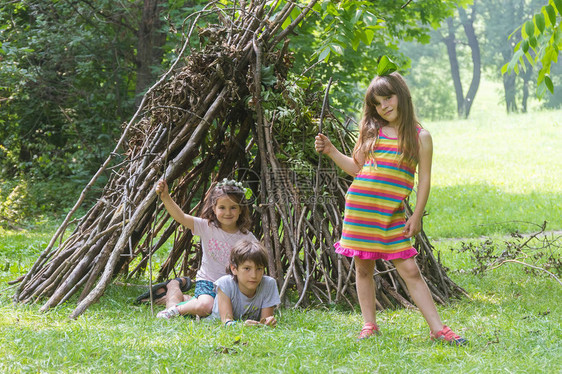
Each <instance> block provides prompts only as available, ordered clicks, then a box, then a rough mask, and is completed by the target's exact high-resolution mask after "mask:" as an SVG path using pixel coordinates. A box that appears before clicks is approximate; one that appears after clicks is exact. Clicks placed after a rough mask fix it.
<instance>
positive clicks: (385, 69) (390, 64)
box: [377, 55, 398, 76]
mask: <svg viewBox="0 0 562 374" xmlns="http://www.w3.org/2000/svg"><path fill="white" fill-rule="evenodd" d="M396 70H398V65H396V64H395V63H394V61H392V60H391V59H389V58H388V57H387V56H386V55H383V56H382V57H381V58H380V59H379V63H378V65H377V75H378V76H383V75H390V74H391V73H394V72H395V71H396Z"/></svg>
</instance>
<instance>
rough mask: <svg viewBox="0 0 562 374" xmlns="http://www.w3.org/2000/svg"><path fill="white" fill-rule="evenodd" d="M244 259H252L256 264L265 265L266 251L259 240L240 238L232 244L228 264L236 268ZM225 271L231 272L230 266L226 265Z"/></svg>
mask: <svg viewBox="0 0 562 374" xmlns="http://www.w3.org/2000/svg"><path fill="white" fill-rule="evenodd" d="M246 261H252V262H253V263H254V264H256V265H257V266H262V267H264V268H266V267H267V251H266V250H265V248H264V247H263V245H262V244H261V243H260V242H257V241H250V240H246V239H242V240H239V241H238V242H236V244H234V247H232V251H231V252H230V265H232V266H234V267H235V268H238V266H239V265H241V264H243V263H244V262H246ZM227 272H228V273H229V274H232V272H231V271H230V266H228V267H227Z"/></svg>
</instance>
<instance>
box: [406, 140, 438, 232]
mask: <svg viewBox="0 0 562 374" xmlns="http://www.w3.org/2000/svg"><path fill="white" fill-rule="evenodd" d="M419 136H420V155H419V162H418V189H417V192H416V207H415V209H414V212H413V213H412V216H411V217H410V218H408V221H407V222H406V225H405V226H404V235H405V236H406V237H407V238H411V237H413V236H415V235H417V234H418V233H419V232H420V231H421V220H422V217H423V212H424V210H425V205H426V204H427V200H428V198H429V190H430V188H431V162H432V158H433V141H432V140H431V134H430V133H429V131H427V130H425V129H422V130H421V131H420V135H419Z"/></svg>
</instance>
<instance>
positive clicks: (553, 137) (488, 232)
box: [0, 103, 562, 373]
mask: <svg viewBox="0 0 562 374" xmlns="http://www.w3.org/2000/svg"><path fill="white" fill-rule="evenodd" d="M477 104H478V105H477ZM483 105H484V104H483V103H475V112H474V115H473V117H472V118H471V119H469V120H465V121H450V122H433V123H427V124H425V125H426V127H427V128H428V129H429V130H430V131H431V133H432V135H433V139H434V147H435V152H434V154H435V156H434V176H433V189H432V193H431V198H430V202H429V204H428V211H429V217H427V219H426V220H425V230H426V233H427V234H428V235H429V236H430V237H431V238H432V239H433V244H434V245H435V247H436V252H438V254H439V256H440V258H441V261H442V262H443V264H444V265H445V266H446V267H448V268H449V269H450V271H449V275H450V277H451V278H452V279H453V280H454V281H455V282H457V283H458V284H459V285H460V286H461V287H463V288H464V289H466V290H467V291H468V293H469V295H470V298H466V299H461V300H458V301H455V302H454V303H452V304H450V305H447V306H439V307H438V308H439V310H440V313H441V316H442V318H443V320H444V321H445V322H446V323H447V324H448V325H450V326H451V327H452V328H453V329H454V330H455V331H457V332H459V333H460V334H461V335H463V336H465V337H466V338H467V339H468V340H469V341H470V345H469V346H466V347H461V348H457V347H449V346H443V345H440V344H434V343H432V342H430V340H429V336H428V335H429V331H428V328H427V325H426V324H425V322H424V321H423V318H422V317H421V315H420V314H419V312H417V311H413V310H387V311H384V312H381V313H379V314H378V322H379V325H380V327H381V331H382V335H381V336H379V337H376V338H371V339H368V340H365V341H362V342H357V341H356V340H355V336H356V335H357V333H358V330H359V329H360V327H361V324H362V322H361V321H362V320H361V315H360V312H359V310H358V308H356V310H347V309H345V308H343V307H340V306H333V307H330V308H316V309H310V310H306V311H303V310H293V309H290V308H281V310H280V311H279V312H278V321H279V322H278V327H277V328H275V329H270V328H249V327H243V326H239V325H237V326H234V327H232V328H224V327H222V326H220V324H217V323H209V322H206V321H200V322H197V321H194V320H192V319H177V320H172V321H162V320H156V319H154V318H152V317H151V315H150V308H149V307H147V306H135V305H132V303H131V302H132V300H134V298H135V297H136V296H137V295H138V294H139V293H140V289H139V288H137V287H125V286H117V285H112V286H111V287H110V288H109V289H108V291H107V292H106V294H105V295H104V297H103V298H102V299H101V301H100V302H99V303H97V304H95V305H93V306H92V307H91V308H89V309H88V310H87V311H86V313H84V314H83V315H82V316H81V317H79V318H78V319H77V320H70V319H68V315H69V314H70V312H71V311H72V310H73V309H74V306H75V304H74V303H72V302H71V303H70V304H68V305H64V306H62V307H59V308H57V309H55V310H53V311H51V312H49V313H39V312H38V309H39V306H40V305H41V303H38V305H33V304H32V305H13V304H12V302H11V299H10V295H12V294H13V291H14V289H13V288H7V287H8V286H7V283H6V282H8V281H10V280H13V279H15V278H17V277H18V276H20V275H22V274H25V271H26V270H27V269H28V268H29V267H30V266H31V265H32V263H33V262H34V261H35V259H36V258H37V256H38V255H39V253H41V251H42V250H43V248H45V246H46V245H47V243H48V242H49V240H50V237H51V235H52V234H53V233H54V231H55V229H56V223H54V222H46V223H42V224H40V225H37V226H35V227H31V228H28V229H27V230H25V231H22V232H15V231H8V230H2V229H0V372H2V373H4V372H6V373H27V372H34V373H35V372H46V373H59V372H64V373H66V372H70V373H90V372H91V373H120V372H123V373H167V372H173V373H207V372H220V373H222V372H227V373H230V372H233V373H244V372H263V373H275V372H280V373H281V372H283V373H286V372H289V373H292V372H298V373H300V372H302V373H323V372H330V373H331V372H352V373H373V372H376V373H448V372H455V373H461V372H462V373H495V372H502V373H503V372H508V373H531V372H532V373H560V372H562V363H561V360H560V357H562V345H561V343H560V340H561V339H562V333H561V328H560V326H561V325H562V320H561V312H562V310H561V309H562V308H561V303H560V300H562V287H561V286H560V285H559V284H558V283H557V282H556V281H555V280H554V279H553V278H551V277H548V276H546V275H544V273H528V272H527V271H526V270H527V269H525V268H524V267H522V266H520V265H518V264H505V265H504V266H501V267H500V268H498V269H496V270H491V271H487V272H485V273H484V274H473V273H472V272H471V271H470V270H471V269H472V268H473V267H474V266H475V262H474V261H473V259H471V258H470V255H469V253H467V252H461V251H460V250H459V249H460V246H461V244H462V243H461V241H459V240H455V239H452V238H465V239H464V241H466V240H472V241H474V242H475V243H478V242H481V241H482V240H484V239H482V238H481V237H482V236H485V237H493V238H495V239H494V240H499V243H501V240H500V239H498V238H500V237H501V236H503V235H505V234H507V233H509V232H510V231H512V230H519V231H521V232H532V231H534V230H535V229H536V227H535V226H533V225H532V224H525V223H522V222H530V223H533V224H540V223H542V222H543V221H544V220H547V221H548V222H549V226H548V227H547V229H550V230H562V203H561V201H562V192H561V190H560V187H559V186H560V185H561V182H562V160H560V150H559V147H560V144H562V131H561V130H562V124H561V121H560V119H559V118H562V111H556V112H539V113H533V114H520V115H511V116H506V115H504V114H503V111H502V110H501V109H499V110H497V111H485V110H482V108H483ZM549 235H550V234H549ZM467 238H468V239H467ZM551 238H552V239H554V238H556V236H552V235H551ZM561 241H562V240H561V239H558V241H557V243H558V245H560V242H561ZM536 244H537V245H538V244H540V243H536ZM500 250H501V248H500ZM537 251H539V250H537ZM554 255H556V256H557V258H558V259H559V258H560V250H559V248H557V249H555V250H554ZM155 261H156V266H158V262H159V261H160V260H159V259H158V258H156V259H155ZM539 265H541V263H540V262H539ZM559 276H560V275H559ZM141 282H142V280H141Z"/></svg>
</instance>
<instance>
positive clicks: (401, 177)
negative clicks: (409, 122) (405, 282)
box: [334, 128, 421, 260]
mask: <svg viewBox="0 0 562 374" xmlns="http://www.w3.org/2000/svg"><path fill="white" fill-rule="evenodd" d="M420 130H421V129H419V128H418V132H419V131H420ZM371 156H372V157H371V158H370V159H368V160H366V161H365V164H364V165H363V168H361V170H360V171H359V173H358V174H357V176H356V177H355V179H354V180H353V183H352V184H351V186H349V189H348V190H347V194H346V197H345V212H344V219H343V228H342V237H341V239H340V241H339V242H337V243H336V244H335V245H334V247H335V248H336V252H337V253H339V254H342V255H344V256H348V257H354V256H357V257H359V258H361V259H365V260H377V259H384V260H394V259H397V258H402V259H406V258H410V257H413V256H415V255H417V254H418V252H417V251H416V250H415V249H414V247H412V244H411V242H410V239H409V238H406V237H405V236H404V234H403V232H402V230H403V229H404V225H405V223H406V221H405V215H404V211H405V209H404V200H405V199H406V198H407V197H408V196H409V195H410V192H412V188H413V186H414V175H415V172H416V166H417V164H416V163H415V162H408V161H403V162H402V164H401V165H400V164H399V160H400V153H399V151H398V139H397V138H391V137H388V136H386V135H384V133H383V132H382V129H381V130H379V139H378V141H377V143H376V145H375V149H374V150H373V152H371ZM373 158H374V161H373Z"/></svg>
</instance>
